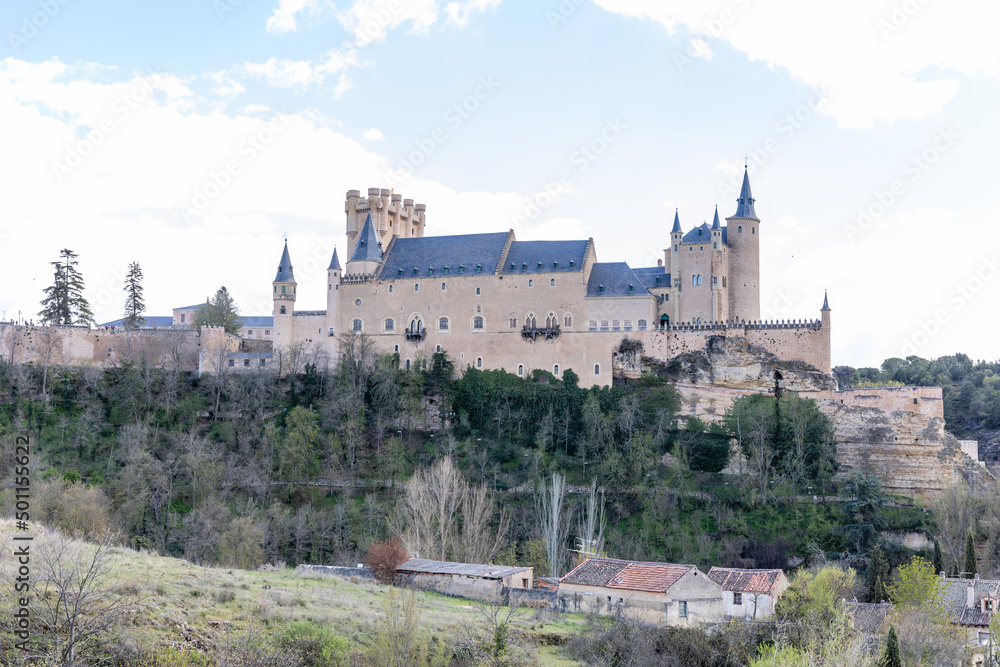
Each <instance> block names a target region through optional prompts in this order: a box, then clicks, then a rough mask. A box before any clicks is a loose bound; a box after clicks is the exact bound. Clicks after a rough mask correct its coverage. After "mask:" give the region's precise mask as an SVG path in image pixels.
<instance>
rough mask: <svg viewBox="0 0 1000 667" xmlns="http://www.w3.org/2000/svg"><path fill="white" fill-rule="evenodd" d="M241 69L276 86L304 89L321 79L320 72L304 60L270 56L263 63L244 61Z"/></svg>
mask: <svg viewBox="0 0 1000 667" xmlns="http://www.w3.org/2000/svg"><path fill="white" fill-rule="evenodd" d="M243 70H244V71H245V72H246V73H247V74H249V75H250V76H253V77H257V78H261V79H264V80H265V81H266V82H267V83H268V85H271V86H276V87H278V88H302V89H306V88H308V87H309V86H310V85H311V84H314V83H318V82H319V81H322V79H323V74H322V72H321V71H320V70H317V69H316V68H315V67H313V65H312V63H310V62H309V61H305V60H289V59H287V58H282V59H278V58H274V57H271V58H269V59H268V60H267V62H263V63H249V62H248V63H245V64H244V65H243Z"/></svg>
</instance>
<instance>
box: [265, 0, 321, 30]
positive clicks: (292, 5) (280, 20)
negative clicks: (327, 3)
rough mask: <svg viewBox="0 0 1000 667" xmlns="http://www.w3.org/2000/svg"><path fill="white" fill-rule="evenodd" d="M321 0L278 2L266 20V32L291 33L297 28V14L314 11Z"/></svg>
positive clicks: (283, 0)
mask: <svg viewBox="0 0 1000 667" xmlns="http://www.w3.org/2000/svg"><path fill="white" fill-rule="evenodd" d="M321 4H322V0H280V1H279V2H278V6H277V7H276V8H275V10H274V13H273V14H272V15H271V17H270V18H268V19H267V31H268V32H292V31H294V30H297V29H298V27H299V22H298V18H297V16H298V14H300V13H302V12H304V11H316V10H317V9H318V8H319V7H320V6H321Z"/></svg>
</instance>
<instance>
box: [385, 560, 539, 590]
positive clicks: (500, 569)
mask: <svg viewBox="0 0 1000 667" xmlns="http://www.w3.org/2000/svg"><path fill="white" fill-rule="evenodd" d="M396 572H397V574H398V575H399V576H400V577H401V578H402V579H403V580H404V581H406V582H407V583H409V584H411V585H414V586H417V587H419V588H424V589H430V590H435V591H438V592H439V593H447V594H450V595H461V596H463V597H471V598H488V597H490V596H493V595H499V594H500V593H501V592H502V590H503V589H504V588H518V589H530V588H532V587H533V585H534V568H532V567H517V566H506V565H477V564H470V563H452V562H448V561H438V560H428V559H426V558H410V559H409V560H407V561H405V562H403V563H402V564H401V565H400V566H399V567H397V568H396Z"/></svg>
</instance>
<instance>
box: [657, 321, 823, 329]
mask: <svg viewBox="0 0 1000 667" xmlns="http://www.w3.org/2000/svg"><path fill="white" fill-rule="evenodd" d="M822 328H823V322H822V320H802V319H798V320H752V321H745V320H726V321H721V322H678V323H677V324H670V325H668V326H667V330H669V331H735V330H743V331H765V330H769V329H814V330H819V329H822Z"/></svg>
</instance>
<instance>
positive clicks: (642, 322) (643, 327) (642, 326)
mask: <svg viewBox="0 0 1000 667" xmlns="http://www.w3.org/2000/svg"><path fill="white" fill-rule="evenodd" d="M636 326H637V327H638V328H639V331H645V330H646V320H639V322H638V323H637V324H636Z"/></svg>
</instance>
